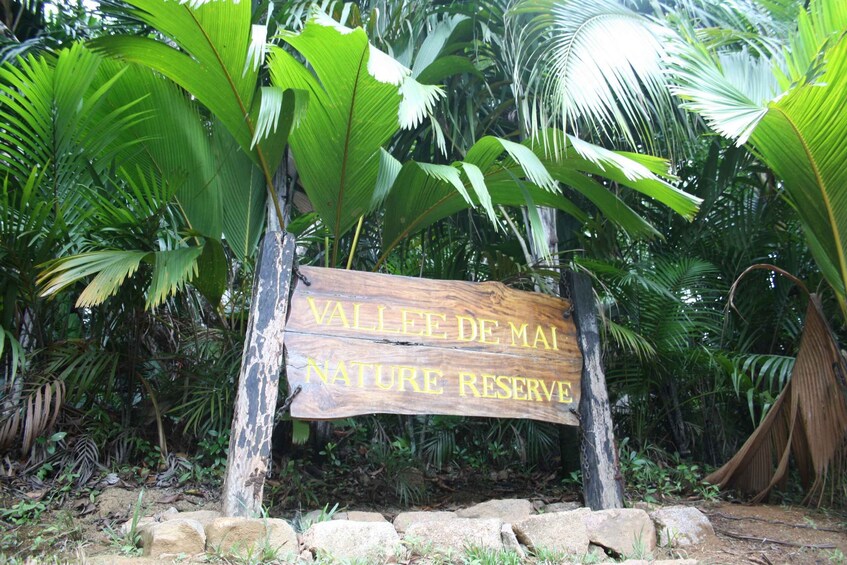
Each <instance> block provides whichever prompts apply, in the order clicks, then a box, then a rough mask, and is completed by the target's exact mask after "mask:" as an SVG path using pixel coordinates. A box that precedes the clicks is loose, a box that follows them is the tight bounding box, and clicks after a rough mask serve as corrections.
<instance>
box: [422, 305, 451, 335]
mask: <svg viewBox="0 0 847 565" xmlns="http://www.w3.org/2000/svg"><path fill="white" fill-rule="evenodd" d="M424 317H425V318H426V335H427V337H440V338H441V339H446V338H447V332H441V333H434V332H435V331H437V330H439V329H441V328H439V327H438V320H433V318H436V317H437V318H441V320H442V321H443V322H446V321H447V314H437V313H435V312H424Z"/></svg>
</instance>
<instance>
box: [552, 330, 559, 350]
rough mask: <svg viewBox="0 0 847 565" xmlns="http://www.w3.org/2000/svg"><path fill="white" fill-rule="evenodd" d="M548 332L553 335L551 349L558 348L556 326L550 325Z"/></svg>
mask: <svg viewBox="0 0 847 565" xmlns="http://www.w3.org/2000/svg"><path fill="white" fill-rule="evenodd" d="M550 334H551V335H552V336H553V349H555V350H556V351H558V350H559V340H557V339H556V326H550Z"/></svg>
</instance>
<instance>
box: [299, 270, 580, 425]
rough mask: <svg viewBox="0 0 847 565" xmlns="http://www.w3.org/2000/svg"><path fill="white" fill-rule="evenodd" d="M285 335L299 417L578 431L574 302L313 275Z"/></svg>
mask: <svg viewBox="0 0 847 565" xmlns="http://www.w3.org/2000/svg"><path fill="white" fill-rule="evenodd" d="M300 271H301V273H302V274H303V275H304V276H305V277H306V279H307V280H308V282H309V284H308V285H306V284H305V283H304V282H302V281H297V282H296V283H295V290H294V293H293V296H292V302H291V308H290V313H289V319H288V323H287V327H286V359H287V360H286V375H287V378H288V381H289V386H290V387H291V388H292V389H293V388H295V387H297V386H301V387H302V391H301V392H300V394H299V395H298V396H297V398H295V400H294V402H293V403H292V406H291V412H292V416H294V417H296V418H307V419H326V418H339V417H346V416H351V415H356V414H367V413H392V414H456V415H469V416H496V417H514V418H532V419H538V420H545V421H551V422H558V423H562V424H571V425H575V424H576V423H577V421H576V419H575V417H574V415H573V413H572V409H574V408H576V407H577V406H578V403H579V396H580V390H581V389H580V384H579V380H580V374H581V367H582V358H581V355H580V351H579V347H578V345H577V342H576V329H575V327H574V324H573V322H572V321H571V320H569V319H567V318H566V317H565V313H566V312H568V311H569V310H570V303H568V302H567V301H564V300H561V299H558V298H555V297H551V296H546V295H542V294H537V293H529V292H522V291H516V290H512V289H509V288H507V287H505V286H504V285H502V284H499V283H482V284H478V283H468V282H460V281H434V280H426V279H416V278H409V277H396V276H388V275H378V274H370V273H361V272H351V271H340V270H335V269H322V268H316V267H302V268H301V269H300Z"/></svg>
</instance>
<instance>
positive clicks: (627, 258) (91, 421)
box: [0, 0, 847, 547]
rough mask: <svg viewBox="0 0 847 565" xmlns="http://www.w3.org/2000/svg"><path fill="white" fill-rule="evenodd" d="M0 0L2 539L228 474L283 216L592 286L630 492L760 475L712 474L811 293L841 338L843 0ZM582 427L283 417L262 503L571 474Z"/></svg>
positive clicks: (473, 271)
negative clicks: (260, 259)
mask: <svg viewBox="0 0 847 565" xmlns="http://www.w3.org/2000/svg"><path fill="white" fill-rule="evenodd" d="M0 21H1V22H2V30H0V31H2V37H0V59H2V67H0V116H2V123H0V182H2V188H0V361H2V377H0V385H2V393H0V394H2V397H0V449H2V455H3V459H2V465H0V481H2V484H3V491H2V495H0V496H2V498H3V500H2V504H0V507H2V509H0V522H2V524H3V526H4V528H5V529H6V530H7V531H12V530H14V529H15V528H16V527H18V526H20V525H25V524H28V523H32V522H33V521H37V520H38V518H39V516H41V515H42V514H43V513H45V512H48V511H50V510H51V509H53V508H54V507H56V506H59V505H61V504H63V503H64V502H65V501H66V500H68V498H69V497H78V496H79V494H80V493H83V494H84V495H86V496H90V498H91V500H92V501H93V500H95V499H96V497H97V495H98V493H99V492H100V490H102V488H103V485H104V484H110V483H111V484H114V483H115V482H117V481H121V482H123V483H128V484H139V485H140V484H144V485H149V486H158V487H162V488H164V487H177V486H179V487H184V488H186V489H208V490H214V489H216V488H219V486H220V481H221V478H222V474H223V469H224V467H225V464H226V451H227V446H228V443H229V428H230V423H231V417H232V403H233V399H234V396H235V390H236V386H237V377H238V371H239V367H240V363H241V356H242V348H243V340H244V334H245V331H246V326H247V312H248V309H249V304H250V299H251V287H252V278H253V273H254V269H255V265H256V254H257V250H258V247H259V241H260V239H261V237H262V235H263V233H264V232H265V230H267V229H278V228H279V226H285V229H286V230H287V231H289V232H291V233H293V234H295V235H296V236H297V238H298V248H297V255H298V261H299V262H300V264H314V265H321V266H328V267H336V268H347V269H357V270H369V271H370V270H376V271H379V272H385V273H391V274H397V275H406V276H415V277H427V278H435V279H451V280H468V281H488V280H496V281H501V282H503V283H505V284H507V285H509V286H512V287H515V288H520V289H524V290H539V291H542V292H557V291H558V284H557V281H558V279H559V275H560V272H561V271H562V270H563V269H574V270H578V271H581V272H584V273H587V274H588V275H589V276H590V277H591V278H592V280H593V285H594V289H595V293H596V299H597V311H598V316H599V319H600V323H601V330H602V337H603V361H604V364H605V370H606V379H607V385H608V389H609V394H610V397H611V404H612V415H613V420H614V423H615V434H616V437H617V439H618V449H619V458H620V463H621V468H622V472H623V474H624V476H625V479H626V482H627V488H628V496H630V497H632V498H638V499H647V500H661V499H663V498H666V497H687V496H697V497H706V498H716V497H719V496H733V494H732V493H725V492H719V491H718V489H717V488H715V487H714V486H711V485H707V484H704V483H703V482H702V478H703V476H705V474H706V472H707V470H709V469H712V468H714V467H717V466H720V465H721V464H723V463H724V462H726V461H727V460H728V459H729V458H730V457H731V456H732V455H733V454H734V453H735V452H736V451H737V450H738V448H739V447H740V446H741V445H742V444H743V442H744V441H745V440H746V438H747V437H748V436H749V435H750V433H751V432H752V431H753V430H754V429H755V427H756V426H757V425H758V424H759V423H760V422H761V421H762V420H763V418H764V417H765V415H766V414H767V413H768V410H769V408H770V407H771V406H772V405H773V403H774V401H775V399H776V398H777V396H778V395H779V393H780V391H781V390H783V388H784V387H785V386H786V384H787V383H788V381H789V379H790V376H791V371H792V368H793V366H794V360H795V356H796V353H797V351H798V347H799V343H800V337H801V334H802V330H803V327H804V313H805V309H806V305H807V302H808V291H811V292H817V293H819V294H820V296H821V299H822V304H823V312H824V313H825V315H826V317H827V318H828V322H829V324H830V326H831V328H832V330H833V332H834V333H835V335H836V336H837V337H838V338H840V340H841V341H842V342H843V339H844V337H845V331H844V330H845V326H844V323H845V319H847V318H845V312H847V307H845V280H847V271H845V264H847V261H845V253H844V246H843V243H844V241H843V238H844V237H845V236H844V235H843V234H844V233H847V229H845V228H847V201H845V198H847V196H845V190H844V186H845V180H847V179H846V178H845V175H847V173H845V172H844V168H843V163H845V162H847V143H845V139H847V115H845V113H844V112H843V108H844V107H845V106H847V85H845V84H844V81H845V80H847V79H845V78H844V77H847V40H845V31H847V5H845V4H844V3H843V2H840V1H838V0H810V1H807V2H800V1H794V0H734V1H731V2H725V1H724V2H718V1H712V0H669V1H667V2H664V3H662V2H648V1H646V0H645V1H641V0H521V1H509V0H475V1H469V2H451V1H435V2H416V1H413V0H405V1H404V0H375V1H372V2H370V1H360V2H346V3H342V2H331V1H328V0H325V1H323V2H303V1H295V0H289V1H279V2H267V1H264V2H259V1H253V2H251V1H249V0H241V2H239V3H235V2H228V1H202V0H191V1H190V2H177V1H175V0H130V1H126V2H124V1H120V0H103V1H100V2H83V1H79V2H73V1H69V2H43V1H32V0H3V1H2V2H0ZM353 28H355V31H351V30H352V29H353ZM757 265H758V266H761V265H767V266H769V267H768V268H761V269H759V268H756V269H753V270H750V267H753V266H757ZM772 267H774V268H772ZM785 274H788V275H791V276H790V277H788V276H784V275H785ZM742 275H743V277H742ZM285 396H286V389H285V381H284V379H282V380H281V394H280V397H281V398H280V401H282V400H284V398H285ZM840 439H843V438H840ZM578 442H579V436H578V434H577V433H576V431H575V430H573V429H561V428H558V427H556V426H553V425H548V424H544V423H540V422H535V421H530V420H491V419H481V418H461V417H445V416H437V415H436V416H414V417H405V416H403V417H399V416H384V415H382V416H380V415H376V416H367V417H357V418H354V419H348V420H343V421H334V422H331V423H325V424H316V423H313V424H311V425H310V424H308V423H303V422H292V421H291V420H290V419H288V418H287V417H286V416H285V415H284V414H282V415H281V416H280V420H279V423H278V425H277V430H276V432H275V440H274V443H275V447H274V456H273V475H272V477H271V478H270V480H269V482H268V487H267V490H266V494H265V497H266V501H267V504H268V507H269V511H270V512H274V511H275V509H277V510H283V509H292V508H307V507H308V508H315V507H318V508H320V507H323V506H324V505H325V504H328V503H331V502H340V503H342V504H348V503H350V502H353V501H360V502H361V501H364V502H368V501H369V502H371V503H374V502H376V501H381V502H383V503H390V504H396V505H410V504H418V505H420V504H429V503H433V501H437V500H439V499H440V498H441V497H443V496H445V495H447V496H450V495H455V493H456V492H459V491H461V492H465V491H467V492H480V491H485V490H487V491H489V492H490V491H492V490H493V491H499V492H513V493H520V492H526V491H538V490H539V489H541V490H543V489H545V488H548V487H549V489H552V490H551V491H550V492H555V493H556V496H562V497H568V496H571V495H573V496H576V495H577V493H578V492H579V489H578V485H579V481H580V477H579V472H578V470H579V463H578ZM843 453H844V451H843V449H842V450H841V451H840V452H839V455H838V458H836V459H837V460H835V462H834V463H833V466H832V468H831V472H830V475H829V476H828V483H827V486H826V489H825V494H823V495H822V496H821V498H820V501H818V503H819V504H823V505H824V506H826V507H830V508H836V509H837V508H840V507H843V504H844V500H845V495H847V482H845V480H844V472H843V471H844V469H843ZM839 458H840V459H839ZM104 481H105V483H104ZM780 487H781V488H779V489H778V490H777V491H776V492H774V493H771V499H772V501H780V500H784V501H789V502H791V501H794V502H799V501H801V500H803V498H804V492H803V488H802V485H801V484H800V481H799V480H798V478H797V477H796V475H792V476H790V477H789V480H788V481H784V482H783V483H782V484H781V485H780ZM32 492H36V493H38V494H37V496H28V495H27V494H26V493H32ZM83 510H84V508H83ZM5 539H7V538H4V540H5ZM19 542H20V540H17V541H15V539H11V538H10V540H9V541H8V544H9V545H10V547H15V544H16V543H19ZM4 543H6V542H4Z"/></svg>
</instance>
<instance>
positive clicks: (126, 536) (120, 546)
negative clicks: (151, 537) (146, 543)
mask: <svg viewBox="0 0 847 565" xmlns="http://www.w3.org/2000/svg"><path fill="white" fill-rule="evenodd" d="M143 501H144V489H141V492H139V493H138V500H136V502H135V505H134V506H133V508H132V518H131V519H130V522H129V527H128V528H127V531H126V533H121V532H118V531H115V530H114V529H113V528H110V527H107V528H106V534H107V535H108V536H109V538H110V540H111V542H112V546H113V547H115V548H116V549H117V550H118V551H120V552H121V553H122V554H124V555H141V548H140V547H139V545H140V544H141V534H140V533H139V532H138V522H139V521H140V520H141V515H142V512H143V511H142V502H143Z"/></svg>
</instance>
